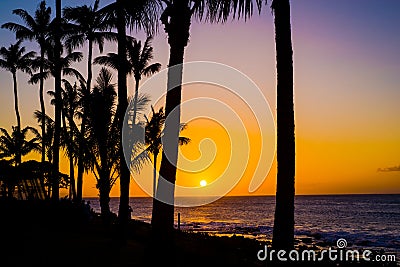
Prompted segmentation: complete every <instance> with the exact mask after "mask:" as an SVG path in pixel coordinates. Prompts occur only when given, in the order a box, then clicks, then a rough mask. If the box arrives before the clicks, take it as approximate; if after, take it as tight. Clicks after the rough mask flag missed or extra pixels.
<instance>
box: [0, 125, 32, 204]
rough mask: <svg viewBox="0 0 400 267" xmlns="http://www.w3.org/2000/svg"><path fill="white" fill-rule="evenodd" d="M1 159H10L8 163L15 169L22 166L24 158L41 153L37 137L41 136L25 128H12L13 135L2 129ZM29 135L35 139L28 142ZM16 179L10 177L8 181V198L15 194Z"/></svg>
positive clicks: (29, 128)
mask: <svg viewBox="0 0 400 267" xmlns="http://www.w3.org/2000/svg"><path fill="white" fill-rule="evenodd" d="M0 134H1V135H0V159H4V158H6V159H9V160H8V163H9V164H13V165H14V166H15V167H18V166H20V164H21V162H22V157H23V156H25V155H27V154H29V153H31V152H33V151H39V149H40V145H39V143H38V141H39V140H38V139H37V137H36V136H37V135H38V134H39V133H38V132H37V130H36V129H35V128H32V127H29V126H28V127H25V128H23V129H21V128H19V127H18V126H16V127H12V133H11V134H9V133H8V132H7V130H6V129H4V128H0ZM29 134H32V135H33V136H34V137H33V138H31V139H30V140H27V137H28V135H29ZM16 178H18V177H10V179H8V181H7V187H8V196H9V197H10V198H11V197H12V195H13V193H14V188H15V185H16V184H17V180H16Z"/></svg>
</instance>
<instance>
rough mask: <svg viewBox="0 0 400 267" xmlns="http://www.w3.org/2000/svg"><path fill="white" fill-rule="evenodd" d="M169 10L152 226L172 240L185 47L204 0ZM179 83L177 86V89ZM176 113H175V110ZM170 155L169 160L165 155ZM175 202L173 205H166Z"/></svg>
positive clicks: (175, 1)
mask: <svg viewBox="0 0 400 267" xmlns="http://www.w3.org/2000/svg"><path fill="white" fill-rule="evenodd" d="M162 2H163V3H164V4H165V5H166V7H165V8H164V11H163V12H162V14H161V17H160V20H161V22H162V24H163V25H164V30H165V32H166V33H167V35H168V44H169V46H170V57H169V63H168V67H169V69H168V81H167V95H166V102H165V115H166V116H167V117H168V122H167V123H166V124H165V129H164V143H165V144H168V146H167V147H164V149H163V153H162V159H161V167H160V176H161V177H162V179H158V186H157V193H156V196H161V194H160V192H162V195H163V198H164V199H162V201H160V200H159V199H157V198H156V199H155V200H154V206H153V214H152V220H151V224H152V226H153V229H154V230H155V232H156V235H160V236H163V237H166V238H168V237H170V236H171V234H172V229H173V225H174V205H173V203H174V191H175V186H169V183H171V184H172V185H175V180H176V164H177V160H178V142H179V129H180V103H181V92H182V86H181V84H182V72H183V65H182V64H183V58H184V53H185V48H186V46H187V44H188V41H189V35H190V24H191V19H192V17H193V15H194V14H195V12H197V14H198V16H199V18H201V17H202V14H203V10H204V9H203V8H204V1H203V0H163V1H162ZM176 84H178V85H177V86H176ZM173 110H174V112H173V113H172V111H173ZM166 153H168V157H167V156H166ZM166 203H172V204H166Z"/></svg>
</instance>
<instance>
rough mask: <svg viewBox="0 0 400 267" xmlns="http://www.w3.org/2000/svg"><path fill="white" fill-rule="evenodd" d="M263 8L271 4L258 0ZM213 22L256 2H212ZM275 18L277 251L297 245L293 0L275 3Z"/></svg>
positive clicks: (244, 11) (249, 8) (242, 11)
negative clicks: (295, 230)
mask: <svg viewBox="0 0 400 267" xmlns="http://www.w3.org/2000/svg"><path fill="white" fill-rule="evenodd" d="M255 2H256V3H257V6H258V8H259V9H260V8H261V7H262V6H263V5H264V4H266V3H267V1H264V0H256V1H255ZM209 3H211V5H210V8H209V11H210V13H209V15H208V17H209V19H210V20H211V21H226V20H227V19H228V18H229V16H231V15H232V14H233V16H235V15H238V16H239V17H240V15H242V16H243V15H244V16H245V18H246V17H248V16H250V15H251V13H252V0H212V1H210V2H209ZM271 7H272V11H273V15H274V17H275V21H274V24H275V42H276V67H277V162H278V174H277V185H276V187H277V189H276V209H275V220H274V231H273V240H272V244H273V246H274V247H275V248H276V249H286V250H290V249H291V248H293V246H294V195H295V186H294V182H295V137H294V109H293V49H292V38H291V25H290V1H289V0H272V5H271Z"/></svg>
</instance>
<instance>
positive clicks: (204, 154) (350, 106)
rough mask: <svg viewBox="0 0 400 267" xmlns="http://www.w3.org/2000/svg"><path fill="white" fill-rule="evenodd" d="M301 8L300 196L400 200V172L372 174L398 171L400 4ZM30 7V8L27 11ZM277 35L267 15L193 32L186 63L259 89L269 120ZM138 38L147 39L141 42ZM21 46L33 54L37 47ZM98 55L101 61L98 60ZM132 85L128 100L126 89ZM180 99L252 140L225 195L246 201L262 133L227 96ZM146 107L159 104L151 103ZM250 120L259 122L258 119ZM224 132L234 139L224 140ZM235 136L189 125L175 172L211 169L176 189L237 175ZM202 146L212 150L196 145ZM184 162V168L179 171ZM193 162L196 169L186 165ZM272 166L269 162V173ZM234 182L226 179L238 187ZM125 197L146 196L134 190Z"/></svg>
mask: <svg viewBox="0 0 400 267" xmlns="http://www.w3.org/2000/svg"><path fill="white" fill-rule="evenodd" d="M17 2H18V3H15V4H12V3H7V4H5V3H1V4H0V7H2V9H1V10H2V11H1V12H2V13H1V16H0V23H1V24H2V23H4V22H6V21H10V20H13V21H16V20H17V19H16V17H15V16H12V15H11V10H12V9H14V8H18V7H21V3H22V2H23V1H17ZM20 2H21V3H20ZM36 2H37V3H39V1H36ZM63 2H68V1H66V0H65V1H63ZM84 2H86V1H84ZM299 2H300V1H292V26H293V43H294V67H295V74H294V75H295V110H296V160H297V163H296V192H297V194H342V193H343V194H347V193H400V172H378V171H377V169H378V168H385V167H392V166H397V165H399V164H400V138H399V137H400V123H399V122H400V121H399V114H400V105H399V104H398V101H399V99H400V90H399V88H400V87H399V85H400V76H399V75H398V74H399V73H400V53H398V47H400V37H399V35H398V29H397V25H399V24H400V19H399V18H398V16H397V15H396V13H394V12H393V10H398V5H399V2H398V1H395V0H394V1H387V2H386V4H385V5H381V4H379V3H373V2H372V1H369V2H363V4H361V2H360V1H359V2H358V3H359V4H358V5H357V1H352V2H351V3H349V1H345V0H341V1H333V2H334V3H327V2H326V1H312V0H307V1H301V2H302V3H301V4H300V3H299ZM322 2H323V3H324V4H322ZM375 2H376V1H375ZM378 2H379V1H378ZM74 3H75V2H74ZM71 4H72V2H71ZM26 6H27V7H28V5H26ZM22 7H25V6H24V5H22ZM34 7H35V5H32V4H31V3H29V8H34ZM273 30H274V29H273V20H272V16H271V14H270V12H269V11H264V13H262V15H261V17H259V16H255V17H253V18H252V19H251V20H249V21H248V22H247V23H244V22H237V21H234V22H232V23H228V24H226V25H208V24H203V23H193V25H192V31H191V39H190V43H189V45H188V47H187V49H186V55H185V61H186V62H190V61H197V60H205V61H215V62H219V63H223V64H227V65H229V66H232V67H234V68H236V69H238V70H239V71H241V72H243V73H244V74H246V75H247V76H249V78H250V79H252V80H253V81H254V82H255V84H256V85H257V86H258V87H259V88H260V90H261V92H262V94H263V95H264V97H265V98H266V100H267V101H268V102H269V104H270V107H271V110H272V116H273V117H274V118H275V109H276V106H275V98H276V94H275V86H276V84H275V81H276V78H275V50H274V31H273ZM0 35H1V36H2V41H0V45H1V46H8V45H9V43H10V42H13V34H11V33H10V32H8V31H6V30H0ZM137 36H138V37H139V38H141V39H143V38H144V36H143V34H142V33H139V34H138V35H137ZM26 45H27V46H28V47H31V48H32V49H35V48H36V46H35V45H31V44H28V43H26ZM153 46H154V51H155V57H154V62H160V63H162V65H163V68H165V67H166V65H167V62H168V44H167V41H166V36H165V34H164V33H163V32H162V29H161V32H160V33H159V35H157V36H156V37H155V39H154V42H153ZM84 49H86V48H84ZM95 50H96V52H95V53H96V55H97V54H98V51H97V49H95ZM115 50H116V46H115V45H110V44H107V45H106V48H105V51H106V52H108V51H115ZM85 65H86V63H85V62H81V63H79V64H77V65H76V66H77V68H79V69H80V70H81V71H82V73H83V74H84V75H85V73H86V71H85ZM97 71H98V67H95V69H94V73H95V75H96V73H97ZM0 81H1V83H0V84H1V88H0V89H1V90H0V114H2V115H1V117H0V127H4V128H6V129H10V128H11V125H13V124H15V115H14V110H13V95H12V79H11V75H10V74H9V73H7V72H5V71H2V70H0ZM18 81H19V95H20V109H21V116H22V123H23V125H31V126H36V125H37V124H36V122H35V121H34V119H33V115H32V114H33V111H34V110H36V109H39V101H38V88H37V86H32V85H27V84H26V81H27V76H26V75H24V74H21V73H18ZM128 84H129V87H130V92H132V90H133V82H132V80H129V82H128ZM52 85H53V81H52V80H49V82H47V83H46V89H47V90H51V89H52ZM153 89H154V90H155V91H157V94H161V93H162V92H164V91H165V85H160V87H159V88H153ZM157 94H156V95H157ZM153 96H154V94H153ZM183 97H184V100H185V101H188V100H191V99H196V98H199V97H210V98H213V99H218V100H220V101H222V102H223V103H225V104H227V105H228V106H229V107H231V109H232V110H233V111H234V113H235V114H236V115H238V116H239V119H240V120H241V122H242V123H243V124H244V125H245V129H246V133H247V134H248V135H249V139H248V140H249V144H248V149H249V153H250V154H249V161H248V162H246V164H245V166H244V167H245V173H244V175H243V176H242V177H240V178H241V179H240V182H239V183H238V184H237V186H236V187H235V188H234V189H233V190H232V191H231V192H230V194H231V195H248V194H250V193H249V190H248V187H249V183H250V180H251V179H252V177H253V174H254V170H255V168H256V165H257V162H258V158H259V154H260V149H261V148H260V140H261V139H260V136H261V135H262V134H265V133H266V132H265V131H266V130H265V129H262V132H259V131H258V130H257V128H256V127H255V125H256V124H255V123H254V117H252V116H253V115H254V114H252V112H251V111H250V110H249V109H247V108H246V105H244V104H243V102H241V101H240V99H238V98H235V96H233V95H229V94H226V91H223V90H222V91H221V90H220V89H216V88H215V87H212V86H211V87H210V86H204V85H190V86H186V87H185V89H184V92H183ZM152 101H153V104H155V102H156V101H157V99H152ZM46 102H47V108H48V110H49V114H52V108H51V107H50V105H49V104H48V103H49V98H48V97H47V96H46ZM220 111H221V110H216V111H215V114H216V115H221V116H222V117H223V118H224V119H226V120H227V121H229V118H230V117H229V116H225V115H223V113H222V112H220ZM196 112H197V113H201V112H202V110H201V109H196V110H194V109H191V108H190V106H185V107H183V113H182V121H187V120H190V114H196ZM254 112H255V113H256V114H259V113H260V110H255V111H254ZM228 126H229V127H228ZM224 127H225V128H229V129H230V131H231V132H230V133H229V134H227V133H226V129H224ZM240 129H241V126H240V125H239V124H235V123H233V125H223V127H222V126H221V125H220V124H218V123H215V122H211V121H210V120H206V119H198V120H194V121H189V127H188V129H187V130H185V131H184V132H183V133H182V135H185V136H188V137H190V138H191V139H192V142H191V143H190V144H189V145H187V146H184V147H182V148H181V152H182V156H181V157H180V161H179V163H180V164H183V166H181V167H182V168H194V169H199V168H202V167H204V166H206V165H207V164H208V163H210V161H211V164H210V166H209V167H208V168H206V169H205V170H204V171H202V172H197V173H188V172H183V171H179V172H178V178H177V184H179V185H184V186H198V185H199V182H200V180H202V179H206V180H207V181H208V182H209V183H210V182H211V181H213V180H214V179H216V178H217V177H218V176H219V175H220V174H222V173H223V171H224V170H225V169H226V167H227V166H230V167H231V168H233V173H234V172H236V173H240V171H241V169H242V168H243V164H242V162H241V160H242V158H240V157H239V158H238V159H236V158H234V159H233V160H232V161H230V160H229V156H230V154H231V149H232V147H231V146H230V145H229V144H228V145H227V141H228V140H229V138H228V137H229V135H231V137H232V138H233V137H235V134H238V135H239V134H240ZM268 131H270V129H268ZM268 131H267V132H268ZM207 138H209V139H211V140H213V142H211V141H203V142H201V140H203V139H207ZM272 139H273V138H272ZM272 139H271V140H272ZM246 143H247V140H244V141H243V144H241V145H239V146H235V149H234V151H237V150H239V151H240V152H242V151H246V147H245V145H246ZM199 144H201V145H200V146H199ZM242 145H243V148H242V147H241V146H242ZM264 149H268V148H264ZM215 152H217V153H215ZM236 153H237V152H236ZM183 156H184V157H186V158H187V159H188V160H189V161H184V160H183ZM214 156H215V159H214ZM235 156H236V154H235ZM30 157H35V156H33V155H31V156H30ZM28 158H29V157H27V158H26V159H28ZM213 159H214V160H213ZM190 160H191V161H195V162H192V163H190ZM235 160H236V161H235ZM189 163H190V164H192V165H190V164H189ZM228 163H230V164H228ZM185 164H186V165H185ZM269 164H270V162H269V161H266V164H265V166H266V167H268V166H269ZM67 166H68V163H67V162H63V163H62V166H61V167H62V169H63V170H64V171H67V169H68V167H67ZM151 175H152V171H151V164H149V166H146V167H145V168H144V169H143V171H142V172H141V174H140V175H139V179H140V181H143V183H144V184H146V185H147V186H150V185H151ZM233 176H235V175H232V178H231V179H236V178H235V177H233ZM228 179H229V178H228ZM275 179H276V162H275V160H273V162H272V167H271V170H270V172H269V174H268V176H267V178H266V179H265V181H264V183H263V184H262V186H261V187H260V188H259V189H258V190H257V191H256V192H254V193H253V194H258V195H266V194H268V195H272V194H274V193H275V182H276V181H275ZM84 195H85V196H96V195H97V190H96V188H95V183H94V178H93V177H92V176H91V175H85V185H84ZM111 195H112V196H118V195H119V187H118V185H116V186H115V187H114V188H113V190H112V194H111ZM131 195H132V196H142V195H144V194H143V192H142V190H141V189H140V188H139V187H138V186H136V185H134V182H133V185H132V188H131Z"/></svg>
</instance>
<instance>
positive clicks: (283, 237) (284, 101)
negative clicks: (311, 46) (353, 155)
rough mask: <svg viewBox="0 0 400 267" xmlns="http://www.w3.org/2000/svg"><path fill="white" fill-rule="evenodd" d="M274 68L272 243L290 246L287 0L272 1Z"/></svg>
mask: <svg viewBox="0 0 400 267" xmlns="http://www.w3.org/2000/svg"><path fill="white" fill-rule="evenodd" d="M272 10H273V12H274V16H275V42H276V69H277V89H276V91H277V112H276V114H277V115H276V117H277V129H278V136H277V151H276V153H277V162H278V174H277V183H276V209H275V220H274V231H273V239H272V245H273V246H274V247H275V248H276V249H287V250H289V249H292V248H293V247H294V195H295V184H294V182H295V137H294V108H293V49H292V32H291V26H290V2H289V0H274V1H273V2H272Z"/></svg>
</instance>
